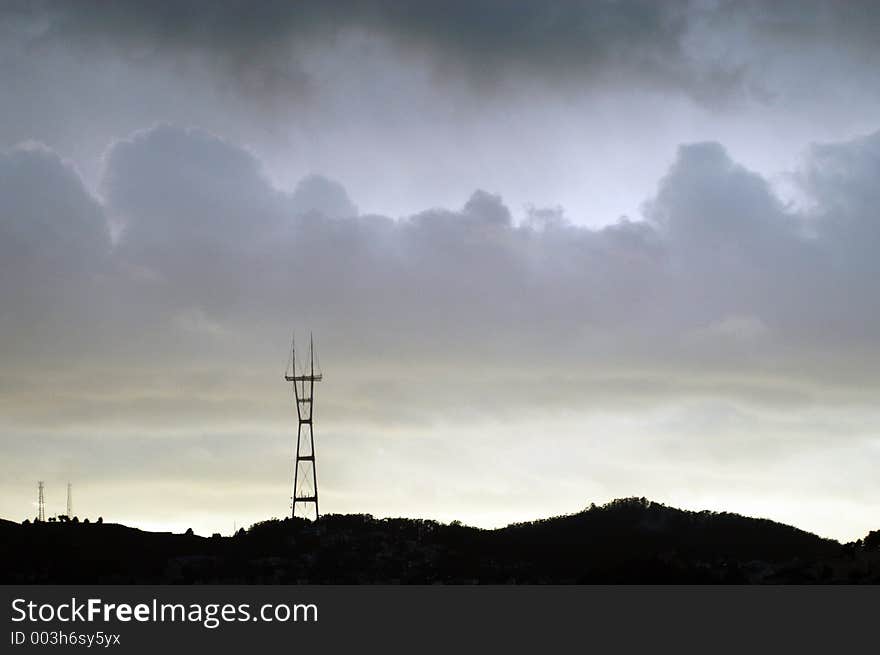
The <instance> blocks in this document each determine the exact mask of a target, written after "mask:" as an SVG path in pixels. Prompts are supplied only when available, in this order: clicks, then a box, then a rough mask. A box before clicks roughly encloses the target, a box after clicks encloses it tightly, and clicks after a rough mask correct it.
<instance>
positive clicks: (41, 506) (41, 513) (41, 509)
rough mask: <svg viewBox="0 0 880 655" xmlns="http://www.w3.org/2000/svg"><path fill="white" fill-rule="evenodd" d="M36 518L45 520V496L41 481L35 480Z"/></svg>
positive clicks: (41, 520)
mask: <svg viewBox="0 0 880 655" xmlns="http://www.w3.org/2000/svg"><path fill="white" fill-rule="evenodd" d="M37 520H38V521H40V522H41V523H42V522H43V521H45V520H46V496H45V494H44V493H43V481H42V480H40V481H39V482H37Z"/></svg>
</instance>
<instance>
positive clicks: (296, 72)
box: [3, 0, 880, 104]
mask: <svg viewBox="0 0 880 655" xmlns="http://www.w3.org/2000/svg"><path fill="white" fill-rule="evenodd" d="M3 18H4V19H5V23H6V24H7V25H13V26H20V25H27V26H28V29H25V30H23V29H21V28H20V27H19V29H18V30H17V31H18V32H19V33H25V34H30V38H29V43H30V44H31V48H34V49H35V50H34V51H35V52H36V51H39V48H43V47H54V46H58V45H62V46H64V47H68V46H71V47H75V48H86V49H93V48H97V49H99V50H100V49H101V48H106V47H109V48H113V49H116V50H118V51H119V52H121V54H122V55H123V57H124V58H125V59H127V60H128V61H129V62H130V63H132V64H133V65H139V64H144V63H148V62H150V61H154V60H162V59H163V58H172V59H174V60H175V61H176V62H177V64H176V65H177V66H184V67H185V66H186V60H185V58H184V57H185V55H187V54H197V55H199V56H204V60H203V63H207V64H208V65H209V66H212V67H215V68H217V70H219V71H222V78H223V81H222V82H221V84H222V85H231V86H234V87H238V88H240V89H241V90H242V91H243V92H244V93H245V94H250V95H252V96H253V97H254V98H258V97H272V96H280V97H282V98H287V99H292V98H297V97H302V96H303V95H304V94H305V93H306V92H307V91H308V88H309V85H310V84H311V83H312V82H313V81H314V80H313V78H312V77H311V76H310V74H309V73H308V72H307V71H306V69H305V68H304V67H303V66H302V65H301V61H300V59H301V56H302V55H303V53H305V52H306V51H309V50H313V51H321V50H323V49H331V48H334V47H336V45H338V42H339V41H338V40H339V39H340V38H343V37H345V35H346V34H350V33H351V32H352V31H360V32H362V33H366V34H369V35H373V36H376V37H378V38H380V39H383V40H385V41H386V42H388V43H389V44H391V45H392V46H393V47H395V48H402V49H404V50H405V51H406V52H407V53H408V54H412V55H415V56H416V57H424V58H425V59H426V61H428V62H429V63H432V64H434V65H436V66H438V67H439V70H442V71H456V72H458V73H464V75H465V76H467V77H468V78H470V79H471V80H473V81H475V82H478V83H479V84H480V85H481V87H482V88H483V89H484V90H485V89H486V88H491V87H492V83H493V82H495V81H499V79H500V80H501V81H503V80H505V79H506V78H508V77H512V78H518V77H521V76H523V75H524V76H526V77H528V78H530V79H540V80H543V81H545V82H546V81H554V82H560V81H567V82H585V81H586V82H591V83H601V84H611V85H620V84H624V83H632V82H636V83H638V84H641V85H644V86H647V87H653V88H659V89H669V90H674V91H680V92H684V93H686V94H688V95H690V96H692V97H695V98H697V99H698V100H700V101H701V102H706V103H710V104H711V103H715V102H718V100H719V97H723V96H727V95H730V94H734V95H741V94H743V93H750V94H755V93H757V95H758V97H765V96H767V95H768V94H769V95H770V96H772V95H773V94H775V93H777V92H778V91H779V90H778V89H776V88H773V87H772V83H771V82H767V83H766V85H765V84H764V83H763V82H759V83H757V84H756V83H755V79H752V78H760V77H761V74H762V71H763V68H764V67H765V65H766V59H765V61H764V62H761V61H756V60H753V59H750V58H749V56H748V52H749V50H750V49H753V48H759V49H761V52H762V56H764V57H770V58H771V60H772V59H773V58H774V57H775V56H781V57H782V58H783V59H784V58H785V57H786V56H788V55H791V54H795V55H797V56H798V57H801V58H803V57H804V56H808V55H809V53H814V52H815V51H818V50H822V49H823V48H827V47H828V46H831V48H832V49H833V51H834V52H835V53H836V55H835V56H839V55H840V54H841V53H847V52H848V53H850V54H852V53H853V52H855V53H857V54H859V55H861V56H863V55H864V54H865V51H866V50H868V51H870V52H871V54H872V57H875V56H876V55H875V54H874V53H873V45H874V40H873V35H874V34H876V32H877V30H878V28H880V11H878V9H877V6H876V3H873V2H860V1H857V2H843V3H840V2H831V1H830V0H825V1H820V0H812V1H810V2H807V3H804V2H796V1H791V2H789V1H783V2H769V3H768V2H757V3H756V2H748V3H743V2H730V1H726V2H725V1H722V2H702V1H700V0H673V1H668V2H654V1H651V0H627V1H613V0H601V1H598V2H569V1H566V0H552V1H551V2H531V1H530V0H513V1H510V0H506V1H505V0H452V1H451V2H420V3H409V2H395V1H392V0H368V1H362V0H342V1H340V2H320V1H318V0H313V1H312V0H310V1H307V2H283V1H270V2H259V3H252V2H246V1H244V0H221V1H219V2H211V1H208V0H193V1H190V2H171V1H164V0H163V1H157V2H142V1H141V0H123V1H120V2H113V3H104V2H97V1H92V0H87V1H85V2H68V1H65V0H59V1H53V0H44V1H43V2H37V3H15V2H13V3H7V4H6V6H5V8H4V11H3ZM725 53H727V55H729V57H727V56H725ZM826 54H827V53H826ZM852 63H853V65H860V64H859V62H858V61H856V60H853V61H852ZM487 83H488V87H487Z"/></svg>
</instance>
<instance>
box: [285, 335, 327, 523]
mask: <svg viewBox="0 0 880 655" xmlns="http://www.w3.org/2000/svg"><path fill="white" fill-rule="evenodd" d="M284 379H285V380H286V381H288V382H292V383H293V397H294V402H295V404H296V417H297V419H298V425H297V430H296V457H295V459H294V463H293V496H292V497H291V503H290V505H291V516H293V517H296V516H297V508H301V512H300V515H301V516H310V515H311V513H312V512H311V509H312V508H311V506H312V505H314V517H315V520H317V519H318V516H319V513H318V476H317V468H316V466H315V431H314V408H315V383H316V382H320V381H321V380H322V379H323V375H322V374H321V372H320V370H318V371H317V372H316V370H315V343H314V339H313V338H312V336H311V335H310V336H309V351H308V355H307V357H306V359H305V360H304V361H303V362H299V361H298V360H297V354H296V341H295V339H294V341H293V342H292V345H291V348H290V364H289V365H288V370H287V371H286V372H285V374H284Z"/></svg>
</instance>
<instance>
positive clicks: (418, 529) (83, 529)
mask: <svg viewBox="0 0 880 655" xmlns="http://www.w3.org/2000/svg"><path fill="white" fill-rule="evenodd" d="M851 582H860V583H878V582H880V532H872V533H870V534H869V535H868V536H866V538H865V539H863V540H859V541H857V542H853V543H850V544H840V543H838V542H837V541H834V540H830V539H823V538H821V537H818V536H816V535H814V534H811V533H809V532H805V531H803V530H799V529H797V528H794V527H791V526H787V525H783V524H781V523H776V522H774V521H770V520H767V519H755V518H749V517H745V516H740V515H737V514H730V513H726V512H722V513H716V512H709V511H702V512H694V511H687V510H681V509H676V508H673V507H667V506H665V505H662V504H660V503H656V502H652V501H649V500H646V499H644V498H625V499H619V500H615V501H612V502H610V503H608V504H606V505H602V506H595V505H592V506H590V507H589V508H587V509H585V510H583V511H581V512H577V513H575V514H570V515H565V516H556V517H551V518H547V519H543V520H539V521H532V522H527V523H517V524H512V525H509V526H507V527H504V528H498V529H494V530H484V529H479V528H473V527H469V526H464V525H461V524H459V523H457V522H453V523H451V524H442V523H438V522H436V521H430V520H420V519H401V518H397V519H376V518H374V517H372V516H370V515H367V514H348V515H334V514H331V515H325V516H322V517H321V519H320V520H319V521H317V522H311V521H306V520H303V519H298V518H297V519H290V518H288V519H270V520H267V521H263V522H260V523H257V524H254V525H253V526H251V527H250V528H249V529H247V530H243V529H242V530H239V532H238V533H236V534H235V535H234V536H231V537H220V536H214V537H200V536H197V535H193V534H172V533H167V532H145V531H142V530H138V529H135V528H130V527H126V526H123V525H118V524H107V523H104V524H98V523H91V524H87V523H73V522H67V523H33V524H18V523H12V522H0V583H6V584H10V583H46V584H51V583H56V584H57V583H96V584H97V583H152V584H161V583H180V584H191V583H200V584H212V583H227V584H229V583H312V584H332V583H337V584H347V583H354V584H359V583H360V584H372V583H410V584H427V583H446V584H472V583H488V584H503V583H541V584H544V583H552V584H572V583H647V584H651V583H667V584H677V583H737V584H742V583H851Z"/></svg>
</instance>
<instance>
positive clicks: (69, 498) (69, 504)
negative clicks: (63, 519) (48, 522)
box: [67, 482, 73, 519]
mask: <svg viewBox="0 0 880 655" xmlns="http://www.w3.org/2000/svg"><path fill="white" fill-rule="evenodd" d="M67 518H69V519H72V518H73V485H72V484H70V483H69V482H68V483H67Z"/></svg>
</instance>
